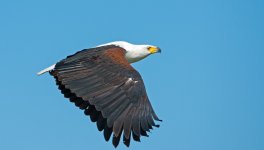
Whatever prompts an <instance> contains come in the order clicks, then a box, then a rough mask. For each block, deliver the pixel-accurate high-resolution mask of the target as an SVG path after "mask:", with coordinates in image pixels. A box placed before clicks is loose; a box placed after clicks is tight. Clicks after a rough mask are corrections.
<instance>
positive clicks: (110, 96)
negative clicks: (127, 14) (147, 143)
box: [38, 41, 161, 147]
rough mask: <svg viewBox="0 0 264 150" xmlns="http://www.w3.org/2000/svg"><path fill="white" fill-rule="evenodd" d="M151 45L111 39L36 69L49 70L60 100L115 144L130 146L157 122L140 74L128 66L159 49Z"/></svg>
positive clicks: (41, 72)
mask: <svg viewBox="0 0 264 150" xmlns="http://www.w3.org/2000/svg"><path fill="white" fill-rule="evenodd" d="M160 52H161V50H160V48H158V47H156V46H152V45H134V44H131V43H128V42H124V41H117V42H111V43H107V44H103V45H99V46H97V47H95V48H89V49H84V50H82V51H79V52H77V53H75V54H73V55H70V56H68V57H67V58H65V59H63V60H61V61H59V62H58V63H56V64H54V65H52V66H50V67H48V68H46V69H44V70H42V71H40V72H39V73H38V75H41V74H44V73H46V72H49V73H50V75H52V76H53V77H54V78H55V80H56V84H57V85H58V88H59V90H61V93H62V94H63V95H64V97H65V98H69V100H70V101H71V102H73V103H74V104H75V105H76V106H77V107H79V108H80V109H82V110H84V113H85V115H89V116H90V118H91V121H92V122H96V124H97V128H98V130H99V131H103V134H104V138H105V140H106V141H109V139H110V137H111V135H112V133H113V136H112V137H113V138H112V143H113V145H114V146H115V147H117V146H118V144H119V141H120V137H121V135H122V133H123V143H124V144H125V145H126V146H127V147H129V145H130V138H131V137H132V138H133V139H134V140H135V141H138V142H139V141H140V136H148V134H147V132H149V131H150V129H152V127H153V126H154V127H159V125H157V124H155V122H154V120H156V121H161V120H160V119H159V118H158V117H157V115H156V114H155V112H154V110H153V108H152V106H151V104H150V101H149V99H148V96H147V93H146V89H145V86H144V83H143V80H142V78H141V76H140V74H139V73H138V72H137V71H136V70H135V69H134V68H133V67H132V66H131V65H130V64H131V63H134V62H137V61H140V60H142V59H144V58H146V57H147V56H149V55H151V54H155V53H160Z"/></svg>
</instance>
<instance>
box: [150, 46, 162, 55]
mask: <svg viewBox="0 0 264 150" xmlns="http://www.w3.org/2000/svg"><path fill="white" fill-rule="evenodd" d="M148 50H149V52H150V53H151V54H154V53H161V49H160V48H159V47H155V46H151V47H149V48H148Z"/></svg>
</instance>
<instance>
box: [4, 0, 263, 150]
mask: <svg viewBox="0 0 264 150" xmlns="http://www.w3.org/2000/svg"><path fill="white" fill-rule="evenodd" d="M263 7H264V2H263V1H262V0H214V1H211V0H200V1H196V0H175V1H174V0H167V1H165V0H162V1H161V0H156V1H154V0H133V1H128V0H111V1H109V0H97V1H93V2H91V1H87V0H79V1H65V0H64V1H62V0H57V1H52V0H45V1H34V0H23V1H19V0H2V1H1V2H0V18H1V19H0V24H1V25H0V27H1V28H0V41H1V44H0V51H1V59H0V64H1V75H0V76H1V86H0V91H1V100H0V118H1V123H0V149H5V150H13V149H21V150H35V149H37V150H47V149H50V150H53V149H54V150H55V149H63V150H72V149H75V150H80V149H82V150H83V149H91V148H94V149H113V146H112V144H111V143H106V142H104V138H103V135H102V133H99V132H98V131H97V129H96V125H95V124H93V123H91V122H90V119H89V118H87V117H85V116H84V115H83V112H82V111H80V110H79V109H77V108H76V107H74V106H73V104H71V103H69V102H68V101H67V100H66V99H64V98H63V96H62V95H61V94H60V92H59V91H58V90H57V87H56V86H55V84H54V80H53V78H52V77H51V76H48V75H44V76H41V77H37V76H36V73H37V72H38V71H39V70H41V69H43V68H45V67H48V66H49V65H51V64H53V63H55V62H57V61H59V60H60V59H62V58H64V57H66V56H67V55H70V54H72V53H74V52H76V51H78V50H81V49H83V48H89V47H93V46H95V45H98V44H102V43H106V42H110V41H116V40H126V41H129V42H131V43H136V44H142V43H148V44H153V45H157V46H159V47H161V48H162V54H161V55H159V54H157V55H153V56H151V57H149V58H147V59H145V60H143V61H141V62H138V63H136V64H134V67H135V68H136V69H137V70H138V71H139V72H140V73H141V75H142V77H143V78H144V81H145V85H146V87H147V92H148V95H149V97H150V99H151V102H152V104H153V107H154V108H155V110H156V113H157V114H158V115H159V117H160V118H161V119H163V120H164V121H163V122H162V123H161V127H160V128H159V129H155V130H154V131H153V132H152V133H151V134H150V137H149V138H143V139H142V142H141V143H135V142H132V144H131V147H130V149H137V150H139V149H142V150H143V149H144V150H146V149H153V150H154V149H161V148H165V149H175V150H263V149H264V119H263V116H264V109H263V107H264V71H263V65H264V59H263V57H264V28H263V27H264V21H263V18H264V9H263ZM118 149H127V148H125V146H124V145H120V146H119V148H118Z"/></svg>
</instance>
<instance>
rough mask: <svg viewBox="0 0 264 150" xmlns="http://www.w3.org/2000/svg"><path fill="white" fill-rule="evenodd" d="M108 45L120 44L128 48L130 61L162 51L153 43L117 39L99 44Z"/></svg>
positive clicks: (127, 57) (127, 55)
mask: <svg viewBox="0 0 264 150" xmlns="http://www.w3.org/2000/svg"><path fill="white" fill-rule="evenodd" d="M106 45H115V46H119V47H121V48H123V49H125V50H126V59H127V60H128V62H130V63H134V62H137V61H140V60H142V59H144V58H145V57H147V56H149V55H150V54H155V53H160V52H161V50H160V48H159V47H157V46H153V45H134V44H131V43H128V42H125V41H116V42H111V43H106V44H103V45H99V46H106ZM99 46H98V47H99Z"/></svg>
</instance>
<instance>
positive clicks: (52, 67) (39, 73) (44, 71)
mask: <svg viewBox="0 0 264 150" xmlns="http://www.w3.org/2000/svg"><path fill="white" fill-rule="evenodd" d="M55 65H56V64H54V65H52V66H50V67H48V68H46V69H44V70H41V71H40V72H38V73H37V75H38V76H40V75H42V74H44V73H46V72H49V71H51V70H53V69H54V68H55Z"/></svg>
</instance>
